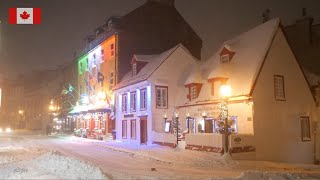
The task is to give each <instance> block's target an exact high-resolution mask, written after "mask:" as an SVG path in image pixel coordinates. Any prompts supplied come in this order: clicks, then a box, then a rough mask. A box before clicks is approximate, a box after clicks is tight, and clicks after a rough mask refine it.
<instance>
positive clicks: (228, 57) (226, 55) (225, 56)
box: [220, 54, 230, 64]
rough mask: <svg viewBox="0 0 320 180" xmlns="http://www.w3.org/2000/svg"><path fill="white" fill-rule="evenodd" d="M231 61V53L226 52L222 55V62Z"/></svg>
mask: <svg viewBox="0 0 320 180" xmlns="http://www.w3.org/2000/svg"><path fill="white" fill-rule="evenodd" d="M229 62H230V55H229V54H225V55H222V56H220V63H221V64H225V63H229Z"/></svg>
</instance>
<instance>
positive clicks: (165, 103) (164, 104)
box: [155, 86, 168, 109]
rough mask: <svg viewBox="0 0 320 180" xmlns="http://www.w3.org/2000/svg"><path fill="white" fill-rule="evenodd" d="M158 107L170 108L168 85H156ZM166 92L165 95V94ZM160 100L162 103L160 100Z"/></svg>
mask: <svg viewBox="0 0 320 180" xmlns="http://www.w3.org/2000/svg"><path fill="white" fill-rule="evenodd" d="M158 90H160V97H158ZM155 91H156V108H157V109H168V86H156V88H155ZM164 92H165V95H164ZM159 101H160V105H158V102H159Z"/></svg>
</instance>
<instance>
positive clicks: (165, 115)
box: [163, 114, 168, 132]
mask: <svg viewBox="0 0 320 180" xmlns="http://www.w3.org/2000/svg"><path fill="white" fill-rule="evenodd" d="M163 119H164V132H166V125H167V119H168V118H167V114H164V115H163Z"/></svg>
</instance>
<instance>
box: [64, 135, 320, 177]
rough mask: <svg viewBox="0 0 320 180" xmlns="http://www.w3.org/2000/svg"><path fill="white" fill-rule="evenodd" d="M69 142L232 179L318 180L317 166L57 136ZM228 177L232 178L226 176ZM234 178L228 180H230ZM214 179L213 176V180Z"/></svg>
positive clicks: (319, 173) (318, 171) (319, 171)
mask: <svg viewBox="0 0 320 180" xmlns="http://www.w3.org/2000/svg"><path fill="white" fill-rule="evenodd" d="M59 138H66V139H68V140H71V141H78V142H87V143H91V144H92V145H94V146H99V147H103V148H106V149H109V150H113V151H117V152H122V153H127V154H129V155H131V156H136V157H140V158H146V159H151V160H155V161H158V162H161V163H164V164H174V165H175V166H182V167H184V168H190V169H192V168H204V169H207V168H208V167H209V169H214V171H215V170H221V172H223V171H233V173H234V172H239V174H240V176H238V177H234V178H235V179H257V178H258V179H270V178H271V179H320V166H318V165H313V164H288V163H276V162H267V161H250V160H232V158H231V157H230V156H219V155H217V154H215V153H211V152H199V151H191V150H185V149H183V148H170V147H166V146H159V145H156V144H152V145H137V144H132V143H124V142H119V141H114V140H106V141H99V140H94V139H85V138H79V137H75V136H59ZM229 173H230V175H231V174H233V173H231V172H229ZM232 176H233V175H231V176H230V178H231V177H232ZM213 177H215V176H213Z"/></svg>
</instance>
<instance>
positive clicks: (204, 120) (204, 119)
mask: <svg viewBox="0 0 320 180" xmlns="http://www.w3.org/2000/svg"><path fill="white" fill-rule="evenodd" d="M202 118H203V127H202V128H203V129H205V124H206V118H207V113H206V112H203V113H202ZM202 131H203V130H202V129H201V133H202Z"/></svg>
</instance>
